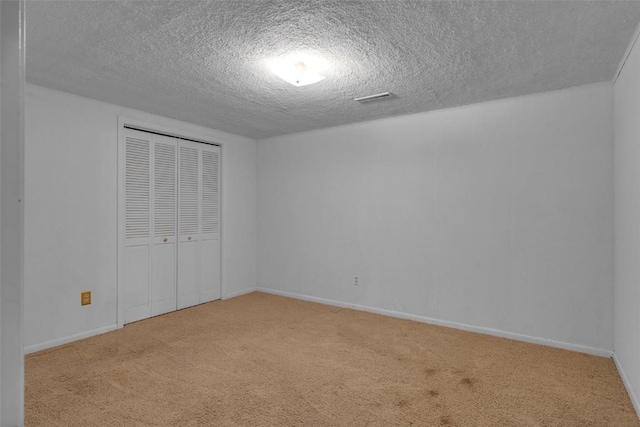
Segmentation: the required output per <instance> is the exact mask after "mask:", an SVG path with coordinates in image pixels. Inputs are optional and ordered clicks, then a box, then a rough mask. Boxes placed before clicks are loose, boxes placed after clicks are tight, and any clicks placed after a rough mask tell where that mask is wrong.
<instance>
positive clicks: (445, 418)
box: [440, 415, 452, 426]
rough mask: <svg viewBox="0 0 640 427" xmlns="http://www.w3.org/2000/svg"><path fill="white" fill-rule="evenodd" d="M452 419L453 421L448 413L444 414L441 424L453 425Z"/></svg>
mask: <svg viewBox="0 0 640 427" xmlns="http://www.w3.org/2000/svg"><path fill="white" fill-rule="evenodd" d="M451 424H452V421H451V417H450V416H448V415H445V416H442V417H440V425H441V426H448V425H451Z"/></svg>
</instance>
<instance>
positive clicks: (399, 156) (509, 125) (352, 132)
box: [258, 84, 640, 354]
mask: <svg viewBox="0 0 640 427" xmlns="http://www.w3.org/2000/svg"><path fill="white" fill-rule="evenodd" d="M612 96H613V91H612V85H611V84H602V85H595V86H588V87H581V88H576V89H570V90H565V91H560V92H552V93H546V94H539V95H533V96H527V97H520V98H514V99H508V100H503V101H498V102H491V103H485V104H479V105H472V106H467V107H461V108H454V109H448V110H441V111H437V112H429V113H423V114H416V115H411V116H404V117H397V118H391V119H385V120H378V121H372V122H368V123H361V124H356V125H350V126H344V127H338V128H332V129H326V130H321V131H314V132H309V133H302V134H294V135H289V136H284V137H278V138H272V139H267V140H263V141H258V260H259V266H258V278H259V286H260V287H263V288H267V289H271V290H275V291H279V292H286V293H291V294H296V295H304V296H311V297H317V298H324V299H328V300H333V301H338V302H343V303H350V304H357V305H361V306H366V307H371V308H375V309H385V310H392V311H396V312H401V313H409V314H413V315H418V316H424V317H428V318H432V319H438V320H444V321H449V322H456V323H460V324H466V325H473V326H474V327H476V328H477V327H481V328H491V329H494V331H493V332H494V333H498V334H500V332H499V331H506V332H507V334H503V335H507V336H514V337H516V338H518V337H519V338H523V337H522V335H524V336H529V337H535V338H546V339H550V340H555V341H557V342H556V343H552V342H548V343H551V344H556V345H561V346H562V345H564V344H560V343H565V344H569V345H568V346H567V347H569V348H576V349H579V350H583V351H588V352H595V353H597V354H606V353H607V351H601V350H609V351H610V350H612V348H613V337H612V331H613V197H612V191H611V189H612V186H613V141H612V136H613V130H612V125H613V123H612V106H613V100H612ZM353 108H366V106H365V105H359V104H356V103H354V106H353ZM638 182H640V180H638ZM639 194H640V193H639ZM639 201H640V199H639ZM639 217H640V215H639ZM639 271H640V270H639ZM356 274H358V275H360V277H361V281H362V284H361V285H360V286H354V285H353V284H352V282H353V277H354V275H356ZM496 330H498V331H496ZM558 342H559V343H558ZM580 346H585V347H580Z"/></svg>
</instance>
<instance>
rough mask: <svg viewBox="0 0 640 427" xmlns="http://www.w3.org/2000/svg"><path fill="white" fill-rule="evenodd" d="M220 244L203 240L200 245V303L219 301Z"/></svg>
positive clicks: (216, 241) (215, 241)
mask: <svg viewBox="0 0 640 427" xmlns="http://www.w3.org/2000/svg"><path fill="white" fill-rule="evenodd" d="M219 243H220V242H219V241H218V240H203V241H202V242H201V244H200V302H201V303H203V302H208V301H213V300H216V299H220V244H219Z"/></svg>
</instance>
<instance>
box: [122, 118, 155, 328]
mask: <svg viewBox="0 0 640 427" xmlns="http://www.w3.org/2000/svg"><path fill="white" fill-rule="evenodd" d="M151 158H152V142H151V139H150V138H149V135H147V134H144V133H142V132H137V131H132V130H127V131H126V132H125V138H124V161H125V171H124V195H123V196H124V197H123V202H124V230H123V231H124V249H123V251H124V253H123V255H124V275H123V276H124V289H125V292H124V293H125V307H124V318H125V320H124V321H125V323H128V322H135V321H136V320H140V319H144V318H147V317H149V316H150V315H151V300H150V292H151V290H150V287H151V280H150V262H151V256H152V255H151V222H152V218H151Z"/></svg>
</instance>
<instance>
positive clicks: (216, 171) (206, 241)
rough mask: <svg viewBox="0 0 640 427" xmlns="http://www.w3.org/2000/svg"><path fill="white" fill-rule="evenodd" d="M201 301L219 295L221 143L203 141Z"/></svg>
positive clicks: (206, 300)
mask: <svg viewBox="0 0 640 427" xmlns="http://www.w3.org/2000/svg"><path fill="white" fill-rule="evenodd" d="M201 150H202V154H201V157H200V159H201V168H200V170H201V182H202V186H201V197H200V202H201V203H200V218H201V222H200V231H201V234H200V302H208V301H213V300H215V299H219V298H220V147H216V146H212V145H204V144H201Z"/></svg>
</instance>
